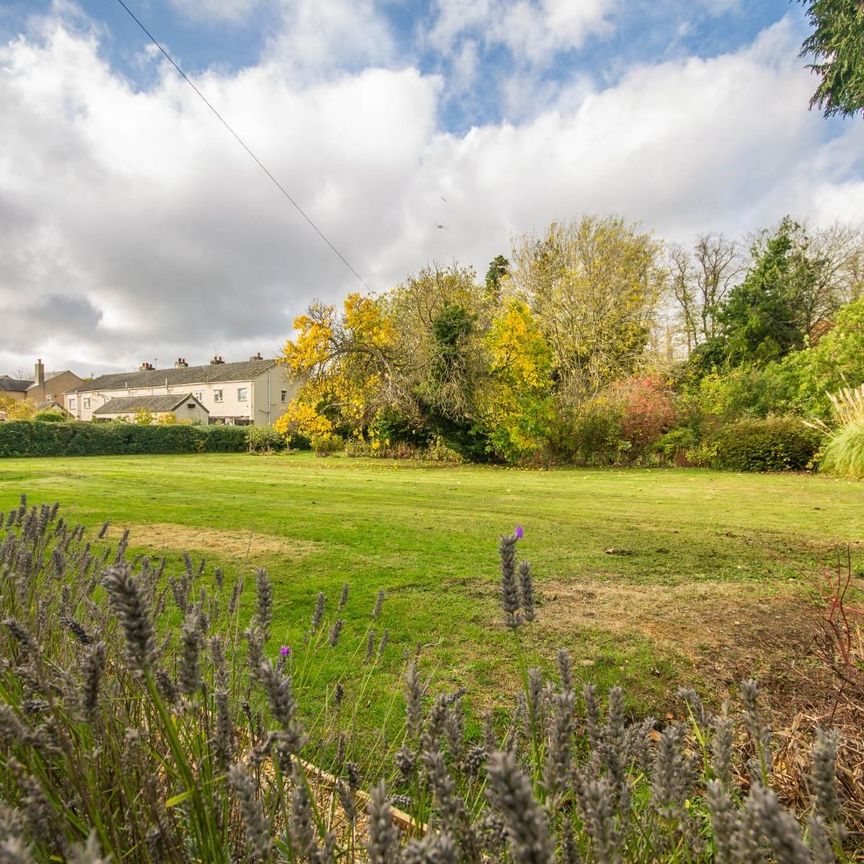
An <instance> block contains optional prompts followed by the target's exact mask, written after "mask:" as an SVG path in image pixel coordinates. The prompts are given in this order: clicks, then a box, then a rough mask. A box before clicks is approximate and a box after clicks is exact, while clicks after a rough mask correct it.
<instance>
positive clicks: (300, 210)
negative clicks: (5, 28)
mask: <svg viewBox="0 0 864 864" xmlns="http://www.w3.org/2000/svg"><path fill="white" fill-rule="evenodd" d="M117 2H118V3H119V4H120V5H121V6H122V7H123V8H124V9H125V10H126V12H127V13H128V15H129V17H130V18H131V19H132V20H133V21H134V22H135V23H136V24H137V25H138V26H139V27H140V28H141V30H142V31H143V32H144V34H145V35H146V36H147V38H148V39H149V40H150V41H151V42H152V43H153V44H154V45H155V46H156V47H157V48H158V49H159V50H160V51H161V52H162V54H163V55H164V56H165V58H166V59H167V60H168V62H169V63H170V64H171V65H172V66H173V67H174V68H175V69H176V70H177V73H178V74H179V75H180V77H181V78H182V79H183V80H184V81H185V82H186V83H187V84H188V85H189V86H190V87H191V88H192V89H193V90H194V91H195V93H196V94H197V96H198V98H199V99H201V101H202V102H203V103H204V104H205V105H206V106H207V107H208V108H209V109H210V110H211V111H212V112H213V114H214V115H215V117H216V119H217V120H218V121H219V122H220V123H221V124H222V125H223V126H224V127H225V128H226V129H227V130H228V131H229V132H230V133H231V135H232V136H233V137H234V139H235V140H236V141H237V143H238V144H239V145H240V146H241V147H242V148H243V149H244V150H245V151H246V152H247V153H248V154H249V156H250V157H251V158H252V159H253V160H254V162H255V164H256V165H257V166H258V167H259V168H260V169H261V170H262V171H263V172H264V173H265V174H266V175H267V176H268V177H269V178H270V180H271V181H272V182H273V184H274V185H275V186H276V188H277V189H278V190H279V191H280V192H281V193H282V194H283V195H284V196H285V197H286V198H287V199H288V200H289V201H290V202H291V204H292V205H293V206H294V209H295V210H296V211H297V212H298V213H299V214H300V215H301V216H302V217H303V218H304V219H305V220H306V221H307V222H308V223H309V225H310V226H311V228H312V230H313V231H314V232H315V233H316V234H317V235H318V236H319V237H320V238H321V239H322V240H323V241H324V242H325V243H326V244H327V245H328V246H329V247H330V249H331V250H332V251H333V253H334V254H335V255H336V256H337V257H338V258H339V260H340V261H341V262H342V263H343V264H344V265H345V266H346V267H347V268H348V269H349V270H350V271H351V272H352V273H353V274H354V276H356V277H357V279H359V280H360V282H361V284H362V285H363V287H364V288H366V289H367V290H369V286H368V285H367V284H366V280H365V279H364V278H363V277H362V276H361V275H360V274H359V273H358V272H357V271H356V270H355V269H354V267H353V266H352V265H351V262H350V261H349V260H348V259H347V258H346V257H345V256H344V255H343V254H342V253H341V252H340V251H339V250H338V249H337V248H336V246H335V245H334V244H333V243H332V242H331V241H330V238H329V237H327V235H326V234H325V233H324V232H323V231H322V230H321V229H320V228H319V227H318V226H317V225H316V224H315V222H313V221H312V218H311V217H310V216H309V215H308V214H307V213H306V211H305V210H304V209H303V208H302V207H301V206H300V205H299V204H298V203H297V201H295V200H294V198H293V197H292V196H291V193H290V192H289V191H288V190H287V189H286V188H285V187H284V186H283V185H282V184H281V183H280V182H279V181H278V180H277V179H276V177H274V176H273V174H272V172H271V171H270V170H269V169H268V168H267V166H266V165H265V164H264V163H263V162H262V161H261V160H260V159H259V158H258V157H257V156H256V155H255V153H254V152H253V150H252V148H251V147H250V146H249V145H248V144H247V143H246V142H245V141H244V140H243V139H242V138H241V137H240V135H239V134H238V133H237V132H235V131H234V129H233V127H232V126H231V124H230V123H229V122H228V121H227V120H226V119H225V118H224V117H223V116H222V115H221V114H220V113H219V112H218V111H217V110H216V108H215V107H214V106H213V103H212V102H210V100H209V99H208V98H207V97H206V96H205V95H204V94H203V93H202V92H201V91H200V90H199V89H198V87H197V86H196V85H195V82H194V81H193V80H192V79H191V78H190V77H189V76H188V75H187V74H186V73H185V72H184V71H183V70H182V69H181V68H180V65H179V64H178V63H177V61H176V60H175V59H174V58H173V57H172V56H171V55H170V54H169V53H168V51H167V50H166V49H165V48H163V47H162V44H161V43H160V42H159V41H158V40H157V39H156V37H155V36H154V35H153V34H152V33H151V32H150V31H149V30H148V29H147V28H146V27H145V26H144V24H143V23H142V21H141V20H140V19H139V18H138V16H137V15H136V14H135V13H134V12H133V11H132V10H131V9H130V8H129V7H128V6H127V5H126V3H124V2H123V0H117Z"/></svg>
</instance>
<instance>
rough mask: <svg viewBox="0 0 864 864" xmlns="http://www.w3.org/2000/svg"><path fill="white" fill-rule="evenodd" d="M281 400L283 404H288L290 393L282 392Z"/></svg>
mask: <svg viewBox="0 0 864 864" xmlns="http://www.w3.org/2000/svg"><path fill="white" fill-rule="evenodd" d="M279 398H280V400H281V401H282V402H287V401H288V391H287V390H280V391H279Z"/></svg>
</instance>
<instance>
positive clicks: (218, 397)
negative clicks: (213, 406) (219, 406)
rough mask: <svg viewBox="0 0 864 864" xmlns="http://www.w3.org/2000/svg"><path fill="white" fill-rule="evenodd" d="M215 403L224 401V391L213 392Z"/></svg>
mask: <svg viewBox="0 0 864 864" xmlns="http://www.w3.org/2000/svg"><path fill="white" fill-rule="evenodd" d="M213 401H214V402H221V401H222V391H221V390H214V391H213Z"/></svg>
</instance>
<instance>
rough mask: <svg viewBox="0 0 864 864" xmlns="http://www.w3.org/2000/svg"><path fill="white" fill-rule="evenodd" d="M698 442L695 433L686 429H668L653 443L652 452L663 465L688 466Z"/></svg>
mask: <svg viewBox="0 0 864 864" xmlns="http://www.w3.org/2000/svg"><path fill="white" fill-rule="evenodd" d="M698 444H699V442H698V439H697V438H696V433H695V432H694V431H693V430H692V429H689V428H687V427H684V428H680V429H670V430H669V431H668V432H666V433H665V434H664V435H661V436H660V438H658V439H657V441H655V442H654V447H653V449H654V452H655V453H657V454H658V455H659V456H660V458H661V461H662V462H663V463H666V464H669V463H671V464H672V465H678V466H684V465H690V464H692V462H693V453H694V451H695V450H696V448H697V446H698Z"/></svg>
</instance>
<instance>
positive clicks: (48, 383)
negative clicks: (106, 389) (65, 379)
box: [27, 369, 84, 391]
mask: <svg viewBox="0 0 864 864" xmlns="http://www.w3.org/2000/svg"><path fill="white" fill-rule="evenodd" d="M62 375H74V376H75V377H76V378H77V379H78V380H79V381H81V382H82V383H83V381H84V379H83V378H82V377H81V376H80V375H75V373H74V372H73V371H72V370H71V369H61V370H60V371H59V372H51V373H49V374H48V375H46V376H45V384H44V385H41V384H40V383H39V382H38V381H32V382H31V383H30V386H29V387H28V388H27V389H28V390H36V389H38V388H40V387H42V386H44V387H45V389H46V391H47V389H48V387H50V386H51V382H52V381H53V380H54V379H55V378H60V377H61V376H62Z"/></svg>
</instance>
